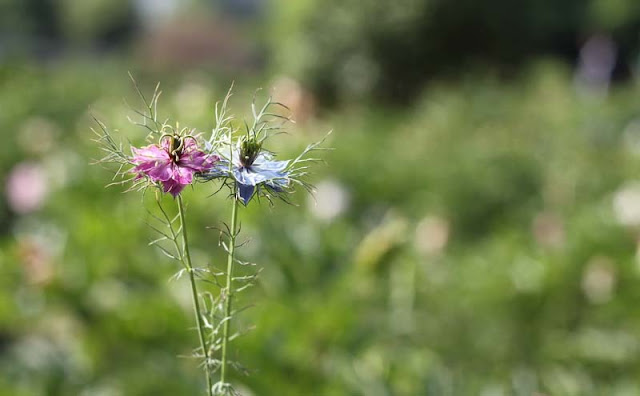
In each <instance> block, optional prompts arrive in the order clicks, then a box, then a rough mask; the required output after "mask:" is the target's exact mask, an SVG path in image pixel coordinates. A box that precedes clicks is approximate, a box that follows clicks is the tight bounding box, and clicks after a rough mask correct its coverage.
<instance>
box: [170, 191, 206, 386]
mask: <svg viewBox="0 0 640 396" xmlns="http://www.w3.org/2000/svg"><path fill="white" fill-rule="evenodd" d="M178 212H179V213H180V225H181V226H182V227H181V228H182V244H183V248H184V254H183V255H182V260H183V262H184V265H185V267H186V269H187V272H188V273H189V281H190V282H191V297H192V298H193V311H194V314H195V315H196V322H197V324H198V336H199V337H200V348H202V354H203V355H204V369H205V375H206V378H207V393H208V394H209V396H213V390H212V388H211V376H210V375H209V362H208V360H209V348H208V347H207V341H206V340H205V338H204V324H203V323H202V316H200V314H201V311H200V299H199V298H198V288H197V285H196V278H195V276H194V274H193V266H192V265H191V255H190V254H189V242H188V237H187V225H186V221H185V217H184V206H183V204H182V196H181V195H178Z"/></svg>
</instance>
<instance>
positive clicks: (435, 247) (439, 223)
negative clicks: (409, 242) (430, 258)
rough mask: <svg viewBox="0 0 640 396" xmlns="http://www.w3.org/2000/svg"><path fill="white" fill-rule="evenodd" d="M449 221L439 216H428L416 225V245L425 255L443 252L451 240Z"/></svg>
mask: <svg viewBox="0 0 640 396" xmlns="http://www.w3.org/2000/svg"><path fill="white" fill-rule="evenodd" d="M449 232H450V227H449V222H448V221H447V219H444V218H441V217H437V216H427V217H425V218H424V219H422V220H420V222H419V223H418V226H417V227H416V234H415V240H414V243H415V247H416V249H417V250H418V252H420V253H421V254H423V255H425V256H426V255H436V254H439V253H441V252H442V250H443V249H444V248H445V247H446V246H447V242H448V241H449Z"/></svg>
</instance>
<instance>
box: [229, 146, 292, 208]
mask: <svg viewBox="0 0 640 396" xmlns="http://www.w3.org/2000/svg"><path fill="white" fill-rule="evenodd" d="M288 166H289V161H275V160H273V156H272V155H271V154H270V153H266V152H261V153H259V154H258V155H257V156H256V158H255V160H254V161H253V163H251V164H244V163H243V162H242V161H241V160H240V156H239V155H237V154H236V155H234V161H233V177H234V179H235V180H236V183H237V186H238V190H237V191H238V198H240V199H242V203H244V205H245V206H246V205H247V204H248V203H249V201H250V200H251V197H253V195H254V193H255V192H256V190H257V189H258V188H260V187H261V186H263V187H265V188H267V189H268V190H271V191H272V192H276V193H280V192H283V191H284V190H285V188H287V187H288V186H289V172H288V171H287V168H288Z"/></svg>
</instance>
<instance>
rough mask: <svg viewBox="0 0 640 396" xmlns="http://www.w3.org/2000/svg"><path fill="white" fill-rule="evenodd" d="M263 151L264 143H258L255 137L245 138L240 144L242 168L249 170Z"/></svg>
mask: <svg viewBox="0 0 640 396" xmlns="http://www.w3.org/2000/svg"><path fill="white" fill-rule="evenodd" d="M261 149H262V142H261V141H258V139H256V138H255V136H247V137H244V138H243V139H242V142H241V143H240V163H242V166H244V167H245V168H248V167H250V166H251V165H253V162H254V161H255V160H256V158H258V154H260V150H261Z"/></svg>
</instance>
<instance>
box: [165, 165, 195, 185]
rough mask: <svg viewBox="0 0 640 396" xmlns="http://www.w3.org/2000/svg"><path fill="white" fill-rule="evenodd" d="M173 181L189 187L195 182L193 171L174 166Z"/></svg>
mask: <svg viewBox="0 0 640 396" xmlns="http://www.w3.org/2000/svg"><path fill="white" fill-rule="evenodd" d="M172 168H173V175H172V177H171V178H172V179H173V180H175V181H176V182H177V183H180V184H183V185H187V184H191V182H192V181H193V172H194V171H193V169H191V168H187V167H182V166H179V165H175V164H173V166H172Z"/></svg>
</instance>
